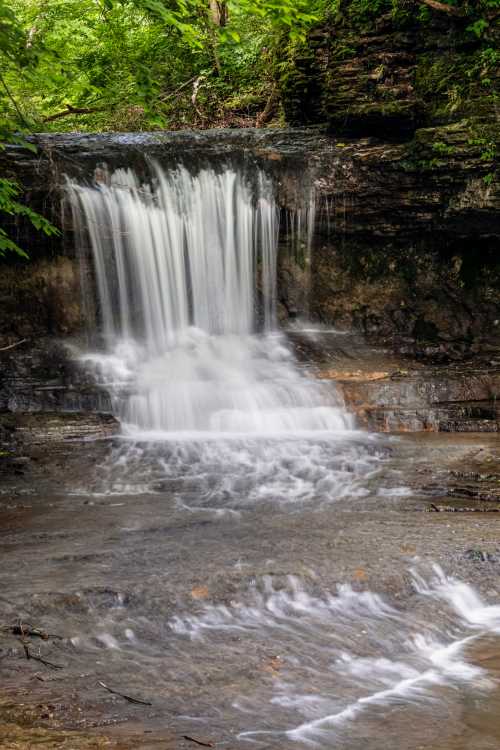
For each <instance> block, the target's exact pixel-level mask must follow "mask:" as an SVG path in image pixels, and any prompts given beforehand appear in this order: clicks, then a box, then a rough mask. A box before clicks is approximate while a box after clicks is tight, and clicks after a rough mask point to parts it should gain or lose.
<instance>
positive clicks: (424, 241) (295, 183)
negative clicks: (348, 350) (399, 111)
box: [0, 110, 500, 362]
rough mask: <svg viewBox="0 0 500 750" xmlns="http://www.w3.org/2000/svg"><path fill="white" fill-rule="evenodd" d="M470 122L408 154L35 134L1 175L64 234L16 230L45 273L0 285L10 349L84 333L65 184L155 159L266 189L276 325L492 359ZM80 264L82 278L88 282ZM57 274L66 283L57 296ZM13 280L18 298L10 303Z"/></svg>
mask: <svg viewBox="0 0 500 750" xmlns="http://www.w3.org/2000/svg"><path fill="white" fill-rule="evenodd" d="M349 111H350V110H349ZM469 125H470V124H469V123H468V122H467V121H465V120H463V121H460V122H456V123H451V124H450V123H448V124H447V123H445V124H443V123H440V124H436V125H432V126H431V127H428V126H427V127H421V128H419V129H418V130H417V131H416V132H415V136H414V138H413V139H412V140H411V141H408V142H403V143H401V142H400V143H395V142H388V141H384V140H381V139H379V140H375V139H373V138H370V137H362V138H359V137H354V133H351V134H350V135H348V136H342V139H340V138H339V137H338V136H335V135H328V134H326V133H325V132H321V131H320V130H318V129H304V128H302V129H297V130H271V131H265V130H252V129H248V130H244V131H210V132H205V133H189V132H180V133H149V134H148V133H136V134H116V133H115V134H113V133H111V134H102V135H99V136H92V135H84V134H61V135H43V136H42V135H41V136H37V137H36V139H35V140H36V143H37V145H38V146H39V149H40V150H39V153H38V154H37V155H36V156H35V155H30V154H28V153H27V152H26V153H24V152H23V151H22V150H20V149H16V148H15V147H12V148H9V149H7V151H6V152H5V153H3V154H0V166H1V167H2V169H3V172H4V173H5V174H6V175H9V174H11V175H13V176H15V177H16V178H17V179H18V180H19V181H20V182H22V183H23V184H24V185H26V186H27V188H28V193H27V196H26V197H27V200H28V201H29V203H30V205H32V206H33V208H35V209H36V208H38V209H39V210H45V213H48V214H49V215H52V216H53V218H54V220H55V221H56V222H59V223H61V224H62V226H63V227H64V234H63V236H62V237H61V238H59V239H58V238H48V239H44V238H39V237H38V236H37V237H36V238H35V237H34V235H33V230H32V228H30V227H29V226H28V225H23V224H22V223H20V224H16V226H13V227H12V228H11V229H12V231H13V232H14V234H15V237H16V239H17V240H18V242H20V243H21V244H24V245H25V246H26V247H27V248H28V249H32V248H34V247H35V246H36V247H37V251H36V257H37V258H40V259H41V260H40V263H41V265H39V261H37V262H36V263H34V264H31V265H26V264H21V265H19V264H18V265H16V266H15V267H14V271H13V272H12V273H11V272H9V274H7V276H8V279H7V276H6V277H5V278H4V274H3V275H2V279H1V280H0V297H4V298H5V299H6V301H7V306H6V308H5V309H6V310H7V311H8V314H5V315H4V316H2V315H0V329H1V330H2V332H3V335H4V337H5V340H6V343H11V342H12V341H15V340H16V338H22V337H23V336H24V335H29V333H30V331H33V330H35V329H36V331H37V332H38V335H40V334H44V333H51V334H54V333H56V334H59V335H67V333H68V332H70V333H74V332H76V331H81V330H82V327H83V318H85V317H86V318H87V319H89V316H90V318H92V315H95V310H94V309H93V308H92V305H91V304H90V302H89V309H86V311H84V313H85V314H83V311H82V305H81V303H80V302H79V301H78V300H79V299H80V297H79V295H78V294H77V293H76V286H77V284H78V278H77V272H76V268H77V263H76V261H75V259H74V241H73V232H74V227H73V223H72V217H71V215H70V212H69V211H68V209H67V207H66V208H65V210H64V211H63V214H62V216H61V213H60V204H61V198H62V197H63V194H64V193H63V184H64V174H68V175H69V176H71V177H74V178H76V179H80V180H92V178H93V175H94V172H95V170H96V169H101V171H102V164H103V163H106V164H107V165H108V167H109V168H110V169H113V168H116V167H123V166H124V165H127V166H130V167H132V168H134V169H135V170H136V171H137V172H138V174H139V175H140V176H142V177H147V176H148V175H149V166H148V165H149V161H148V160H149V159H150V158H152V159H156V160H158V161H159V162H161V163H162V164H163V165H166V166H168V165H175V164H178V163H179V161H182V162H183V163H185V164H186V166H188V167H189V168H190V169H193V170H196V169H199V168H200V167H201V166H203V165H206V164H208V163H211V164H213V163H214V161H217V163H230V164H233V165H234V166H238V167H241V168H246V169H247V174H248V175H249V179H252V174H255V167H256V166H258V167H259V168H261V169H263V170H265V171H266V172H268V173H270V174H271V175H272V176H273V177H274V178H275V180H276V184H277V185H278V192H279V196H278V197H279V203H280V206H281V209H282V217H281V218H282V221H281V227H282V231H281V238H280V269H279V272H278V285H279V290H278V298H279V301H280V303H281V304H280V311H281V314H282V318H284V319H293V318H296V317H297V316H300V315H304V314H307V315H311V316H312V317H313V318H316V319H318V320H321V321H323V322H326V323H333V324H334V325H336V326H337V327H340V328H342V329H346V328H351V329H354V330H359V331H361V332H362V333H363V334H364V335H365V336H367V337H368V338H369V339H370V340H371V341H373V342H375V343H383V344H388V345H390V346H391V347H392V348H393V349H395V350H397V351H400V352H402V353H407V354H409V355H412V356H418V357H421V358H423V359H425V360H426V361H429V360H431V361H434V362H437V361H440V362H449V361H451V362H453V361H455V360H458V361H460V360H462V359H464V357H467V356H470V355H473V354H474V353H475V352H477V351H478V350H479V349H481V348H482V349H484V347H485V346H493V347H494V348H493V350H492V354H494V351H495V347H498V346H499V345H500V343H499V342H500V337H499V336H500V330H499V326H498V320H500V283H499V279H500V269H499V267H498V256H497V253H496V245H497V242H498V238H499V237H500V222H499V220H498V209H499V207H500V183H499V182H498V179H499V178H498V175H497V173H496V172H495V171H494V170H493V169H492V164H491V163H490V161H488V159H486V158H484V154H485V151H484V148H483V149H482V147H481V146H478V145H477V144H475V139H474V137H473V135H471V131H470V127H469ZM476 140H477V139H476ZM435 143H439V144H444V146H441V149H443V148H444V149H445V150H446V154H445V156H446V158H439V159H437V160H436V159H435V158H434V157H435V154H434V157H433V148H434V144H435ZM276 155H279V157H280V158H279V159H277V158H276ZM433 159H434V161H433ZM485 178H487V182H485ZM47 185H50V192H49V193H47ZM312 189H313V190H314V194H315V199H316V211H315V214H314V224H313V226H312V227H311V234H310V236H311V238H312V254H311V257H307V247H306V244H307V243H306V242H305V236H304V237H303V238H302V240H301V241H300V242H298V243H297V241H296V237H295V239H294V232H291V231H290V226H291V225H290V219H291V217H292V215H295V216H297V211H300V212H301V216H302V221H304V219H305V217H306V215H307V207H308V206H309V202H310V198H311V190H312ZM61 256H62V257H63V260H61V259H60V258H61ZM58 258H59V260H58ZM83 261H84V266H83V270H82V273H83V275H84V276H85V278H87V280H88V281H90V282H92V270H91V266H90V265H89V264H88V263H87V264H86V265H85V263H86V260H85V259H83ZM7 267H9V268H10V267H11V266H10V264H9V263H8V264H7ZM20 268H22V275H21V274H19V273H18V272H17V271H18V270H19V269H20ZM51 269H52V270H51ZM58 274H59V275H61V278H64V280H65V281H64V283H63V284H61V285H59V284H57V285H55V286H54V282H53V279H54V278H56V277H57V275H58ZM21 276H22V279H24V280H23V281H22V286H23V289H25V292H23V294H21V295H20V296H19V295H18V297H19V300H20V301H19V302H16V301H15V296H16V288H17V285H18V284H21V281H20V280H17V279H20V278H21ZM37 284H38V286H37ZM56 287H57V290H56V291H55V289H56ZM33 289H35V290H37V291H36V294H37V295H38V297H36V296H35V297H34V298H35V299H38V298H39V308H40V310H41V313H39V314H37V315H33V305H32V303H31V302H30V299H31V297H30V295H31V291H30V290H33ZM53 292H54V295H55V296H54V297H53ZM73 292H74V293H73ZM57 295H59V297H57ZM56 298H57V299H58V300H59V301H58V302H57V305H56V307H55V308H54V303H53V302H51V299H56ZM51 305H52V307H51ZM90 308H92V309H90ZM495 321H496V323H495Z"/></svg>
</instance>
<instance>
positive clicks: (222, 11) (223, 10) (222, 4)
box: [210, 0, 228, 28]
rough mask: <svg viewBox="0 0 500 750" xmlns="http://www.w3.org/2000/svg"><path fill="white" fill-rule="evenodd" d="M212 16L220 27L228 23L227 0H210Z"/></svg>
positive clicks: (215, 23)
mask: <svg viewBox="0 0 500 750" xmlns="http://www.w3.org/2000/svg"><path fill="white" fill-rule="evenodd" d="M210 17H211V19H212V23H213V24H214V25H215V26H218V27H219V28H222V27H223V26H225V25H226V24H227V18H228V9H227V2H226V0H210Z"/></svg>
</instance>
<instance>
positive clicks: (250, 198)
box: [69, 166, 353, 438]
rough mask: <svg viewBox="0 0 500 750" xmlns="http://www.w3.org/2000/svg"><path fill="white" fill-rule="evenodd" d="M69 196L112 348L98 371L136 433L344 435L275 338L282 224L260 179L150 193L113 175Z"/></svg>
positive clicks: (183, 177)
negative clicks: (90, 257)
mask: <svg viewBox="0 0 500 750" xmlns="http://www.w3.org/2000/svg"><path fill="white" fill-rule="evenodd" d="M69 194H70V198H71V202H72V207H73V213H74V217H75V224H76V226H77V227H79V230H80V240H81V241H82V242H85V241H87V238H88V240H89V241H90V246H91V250H92V255H93V260H94V268H95V274H96V282H97V284H96V285H97V292H98V303H99V309H100V315H101V318H102V324H103V329H104V334H105V338H106V341H107V345H108V351H107V353H106V355H105V356H102V355H95V356H94V360H95V361H96V363H97V364H98V366H99V368H100V371H101V379H102V380H103V382H105V383H106V384H107V385H108V387H110V389H111V391H112V392H113V393H114V396H115V409H116V411H117V413H118V415H119V416H120V418H121V419H122V422H123V424H124V426H125V429H126V430H128V432H129V433H130V434H132V435H133V436H140V437H141V438H145V437H148V436H152V437H159V436H167V437H172V436H173V435H178V434H179V433H183V434H184V435H185V434H193V433H195V434H196V435H197V436H199V435H200V434H210V435H211V436H214V435H219V436H220V435H242V434H253V435H254V434H264V435H268V436H270V435H282V434H283V433H285V434H287V435H290V434H303V433H310V432H313V433H315V434H316V433H318V432H326V433H332V432H334V433H338V432H345V431H346V430H349V429H352V426H353V425H352V420H351V418H350V417H349V415H348V414H347V413H346V411H345V410H344V408H343V407H342V404H341V402H340V401H339V399H338V396H337V395H336V393H335V390H334V388H333V387H332V385H331V384H326V385H325V384H321V383H319V382H317V381H315V380H314V379H312V378H309V377H307V376H306V375H305V374H304V373H302V372H301V371H300V370H299V369H298V367H297V366H296V364H295V362H294V360H293V356H292V354H291V352H290V351H289V349H288V347H287V346H286V344H285V341H284V338H283V337H282V336H281V335H280V334H279V333H278V332H277V330H276V264H277V259H276V255H277V242H278V229H279V212H278V208H277V205H276V202H275V198H274V194H273V186H272V184H271V182H270V180H269V179H268V178H267V177H266V176H265V175H264V174H263V173H257V175H256V176H255V179H253V180H252V181H250V180H248V179H247V178H246V176H245V175H244V174H242V173H238V172H236V171H234V170H233V169H232V168H229V167H227V168H224V169H223V170H222V171H220V172H216V171H214V170H212V169H203V170H201V171H199V172H198V173H196V174H194V175H193V174H190V173H189V172H188V171H187V170H186V168H184V167H182V166H179V167H177V168H176V169H173V170H171V171H169V172H165V171H163V170H162V169H161V168H159V167H156V168H155V179H154V184H153V185H148V184H146V185H145V184H141V183H140V182H139V181H138V179H137V177H136V176H135V175H134V173H133V172H131V171H130V170H123V169H119V170H117V171H116V172H114V173H113V174H112V175H111V176H110V177H109V178H108V179H107V180H106V181H105V182H104V183H101V184H99V185H97V186H96V187H84V186H79V185H76V184H74V183H70V185H69ZM308 231H309V230H308V228H307V227H306V231H305V235H304V236H305V237H307V234H308Z"/></svg>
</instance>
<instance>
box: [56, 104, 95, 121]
mask: <svg viewBox="0 0 500 750" xmlns="http://www.w3.org/2000/svg"><path fill="white" fill-rule="evenodd" d="M106 109H107V107H88V108H85V107H72V106H71V104H68V107H67V109H65V110H63V111H62V112H56V113H55V114H54V115H50V116H49V117H44V119H43V121H44V122H54V120H59V119H60V118H61V117H69V115H92V114H94V112H105V111H106Z"/></svg>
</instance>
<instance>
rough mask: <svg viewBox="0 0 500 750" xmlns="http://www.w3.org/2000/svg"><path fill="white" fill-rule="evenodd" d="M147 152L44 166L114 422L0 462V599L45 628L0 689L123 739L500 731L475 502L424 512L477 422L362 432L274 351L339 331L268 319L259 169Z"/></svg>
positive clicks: (485, 533)
mask: <svg viewBox="0 0 500 750" xmlns="http://www.w3.org/2000/svg"><path fill="white" fill-rule="evenodd" d="M151 169H152V172H151V181H150V182H149V183H142V182H140V181H139V180H138V179H137V178H136V176H135V175H134V174H133V173H132V172H131V171H128V170H123V169H121V170H117V171H115V172H114V173H113V174H105V175H104V176H103V175H101V178H100V182H99V183H97V184H95V185H83V184H77V183H75V182H70V183H68V187H67V189H68V194H69V196H70V200H71V203H72V209H73V212H74V217H75V223H76V225H77V226H78V228H79V243H80V244H79V248H80V252H81V253H82V254H83V253H85V252H91V254H92V259H93V267H94V269H95V274H96V288H97V294H96V300H95V305H96V309H97V310H98V314H99V317H100V320H101V321H102V331H101V334H100V336H99V337H97V338H96V339H95V341H94V343H93V345H91V346H89V348H88V349H87V350H85V351H83V350H82V349H80V350H79V351H78V353H77V356H78V358H79V359H80V360H81V361H82V362H83V363H85V365H86V366H91V367H92V368H94V371H95V379H96V382H97V383H99V384H100V385H101V386H102V387H103V388H105V389H107V390H108V392H109V393H110V394H111V399H112V405H113V412H114V414H115V415H116V416H117V417H118V418H119V419H120V423H121V434H120V435H119V436H117V437H114V438H112V439H109V440H102V441H97V442H88V443H75V444H71V443H68V444H66V445H65V446H64V447H63V448H60V450H59V452H58V451H57V450H55V451H54V452H53V453H52V454H51V455H50V456H47V455H46V454H43V453H41V454H40V455H39V456H38V458H37V459H36V460H35V461H34V462H32V466H31V467H30V468H29V470H27V471H26V472H25V473H24V474H23V473H21V475H20V476H17V477H13V478H11V479H9V481H8V482H6V483H5V484H4V487H3V489H2V496H1V508H0V512H1V514H2V517H3V522H4V534H3V537H2V539H3V542H2V551H3V561H4V565H3V566H2V570H1V572H0V592H1V594H0V596H1V601H2V608H3V612H4V620H5V621H11V620H13V621H16V618H17V619H19V618H22V619H23V620H26V621H28V622H30V623H35V624H37V625H40V627H41V626H42V624H43V628H44V630H46V631H47V632H48V633H50V634H54V635H56V636H60V637H56V638H52V637H51V638H49V639H48V640H46V641H45V640H43V639H42V641H41V642H40V644H37V648H38V647H39V648H40V651H39V652H36V653H38V654H39V655H41V656H42V657H43V658H44V659H46V660H49V661H50V662H52V663H53V664H56V665H57V666H56V667H53V668H50V666H49V668H46V665H45V666H44V665H43V664H41V663H40V662H37V661H36V660H30V661H29V662H27V661H26V660H22V656H23V654H22V651H21V650H20V648H19V646H17V647H14V646H13V644H12V642H10V645H9V643H7V642H6V641H5V638H4V639H3V640H2V651H1V655H2V657H3V659H2V668H3V669H4V670H5V675H6V685H7V687H8V688H11V689H12V690H14V686H17V687H16V689H18V688H19V685H21V686H22V688H23V689H25V687H26V685H27V686H28V693H29V690H30V689H31V690H32V691H34V693H35V694H36V696H37V700H38V701H40V703H41V704H45V703H46V702H47V701H49V702H50V704H51V705H53V707H54V708H53V710H52V709H51V711H52V713H53V714H54V713H55V714H56V718H57V715H58V711H59V714H60V715H61V725H62V724H64V725H65V726H71V727H72V728H78V729H81V728H83V729H86V730H88V731H94V730H95V728H96V727H97V728H102V727H110V728H114V731H115V732H116V731H118V732H119V731H126V727H132V728H135V729H136V731H137V732H138V734H137V735H136V739H135V740H134V741H133V742H132V745H131V746H132V747H149V746H151V747H153V746H155V747H156V746H162V747H166V746H167V745H166V744H161V743H162V742H163V741H164V742H167V739H166V738H165V737H164V736H163V735H162V732H163V731H164V730H165V729H166V728H168V730H169V731H170V732H172V731H173V732H174V734H175V737H174V739H173V740H172V739H169V740H168V741H169V742H172V743H173V744H172V747H189V746H191V747H194V746H195V745H193V744H192V739H189V738H193V737H195V738H198V740H199V741H201V742H206V743H207V744H208V743H213V744H214V746H216V747H219V746H220V747H228V748H229V747H230V748H251V747H255V748H257V749H260V750H264V748H278V747H279V748H307V747H322V748H339V750H343V749H345V750H357V749H358V748H359V750H361V748H369V749H370V750H379V749H380V750H382V749H383V750H401V749H404V750H417V749H419V748H420V749H421V748H425V749H426V750H427V749H432V748H434V749H435V750H438V748H439V750H460V749H463V750H465V749H466V748H472V747H474V748H475V750H481V749H484V750H488V749H489V748H491V749H492V750H493V749H494V748H498V747H499V746H500V720H499V719H498V715H499V714H498V706H499V702H500V691H499V681H498V680H499V670H500V591H499V587H498V572H497V571H498V564H500V562H499V561H500V553H499V551H498V546H497V545H498V528H497V527H498V522H497V521H496V517H493V520H492V517H491V516H488V515H486V514H484V515H479V514H478V516H477V517H475V518H473V520H470V518H466V517H464V514H457V516H454V517H450V515H446V514H432V513H426V512H424V511H425V510H427V509H428V504H429V497H430V494H431V495H432V497H433V498H436V497H444V496H446V487H445V480H443V476H445V474H446V472H447V471H448V470H450V469H452V468H454V467H455V468H456V467H461V468H462V469H463V468H464V467H467V466H469V465H471V466H472V465H473V464H474V461H477V460H478V459H477V454H478V453H479V452H481V451H482V454H481V460H482V461H487V460H490V461H492V462H494V461H496V460H497V459H498V444H497V439H496V438H495V437H494V436H481V437H480V438H478V437H477V436H476V437H475V436H469V435H460V436H456V435H455V436H451V435H449V436H446V435H426V434H421V435H405V436H401V437H398V438H395V437H392V436H390V435H380V434H372V433H369V432H366V431H363V430H361V429H360V428H359V427H358V426H357V423H356V419H355V417H354V416H353V415H352V414H350V413H349V411H348V410H347V409H346V407H345V405H344V403H343V400H342V398H341V396H340V394H339V393H338V392H337V390H336V388H335V383H334V382H332V381H321V380H318V379H317V378H316V377H315V376H314V373H315V364H314V363H313V362H307V361H304V360H303V359H301V358H300V357H299V356H298V355H297V352H296V350H297V342H300V341H301V340H302V341H307V338H308V336H310V335H311V332H312V334H314V336H315V341H316V342H318V341H319V343H320V345H321V347H323V349H324V350H325V351H326V350H328V348H330V349H332V348H333V349H335V348H336V347H338V348H341V347H342V346H343V347H344V348H345V346H346V344H345V343H344V344H342V341H343V334H342V333H341V332H338V331H335V330H329V329H326V328H325V327H321V326H316V327H314V326H312V324H309V323H307V322H306V323H305V324H304V323H296V325H295V326H291V327H289V329H287V327H286V326H281V325H280V324H279V322H278V319H277V307H276V306H277V290H276V262H277V261H276V255H277V232H278V224H279V211H278V208H277V205H276V203H275V199H274V191H273V185H272V183H271V181H270V180H269V178H267V177H265V176H264V175H263V174H260V173H258V174H253V175H250V176H249V175H247V174H245V173H242V172H237V171H235V170H233V169H232V168H231V167H230V166H225V165H224V164H222V165H219V167H218V169H217V170H215V169H208V168H205V169H201V170H200V171H198V172H197V173H193V174H192V173H190V172H189V171H188V170H187V169H186V168H184V167H183V166H182V165H180V166H179V167H177V168H176V169H174V170H170V171H168V172H165V171H163V170H162V169H161V168H160V167H158V166H157V165H156V166H152V168H151ZM302 224H303V225H302V227H301V229H300V232H301V236H300V237H299V244H300V246H301V247H302V250H303V252H304V254H305V255H304V257H305V262H306V263H307V253H308V252H309V248H308V227H307V217H306V220H305V221H303V222H302ZM488 457H489V459H488ZM432 482H434V489H433V490H432V492H430V490H429V484H430V483H432ZM483 550H486V552H483ZM34 653H35V652H34ZM58 667H61V669H59V668H58ZM37 679H38V683H36V680H37ZM30 681H31V682H30ZM103 684H104V685H105V686H107V687H111V688H112V689H113V690H115V693H114V694H113V693H112V692H109V691H108V690H106V687H103ZM116 693H118V695H117V694H116ZM120 693H121V694H126V695H127V696H129V697H135V698H136V699H138V700H139V701H142V703H141V702H139V703H135V704H134V703H131V702H130V701H127V699H124V698H123V695H122V696H120ZM24 696H26V692H25V693H24ZM54 696H55V697H54ZM24 699H26V697H25V698H24ZM77 707H79V708H78V710H79V711H80V712H81V715H80V716H78V715H77V714H75V712H76V711H77ZM92 728H94V730H93V729H92ZM120 728H121V729H120ZM110 731H111V730H110ZM138 737H140V738H141V739H138ZM186 738H188V739H186ZM156 741H157V742H158V745H155V742H156ZM190 743H191V744H190ZM47 746H50V745H47ZM54 746H55V745H54Z"/></svg>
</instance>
